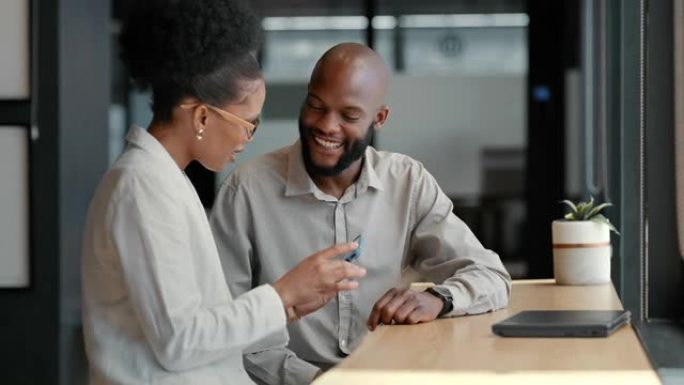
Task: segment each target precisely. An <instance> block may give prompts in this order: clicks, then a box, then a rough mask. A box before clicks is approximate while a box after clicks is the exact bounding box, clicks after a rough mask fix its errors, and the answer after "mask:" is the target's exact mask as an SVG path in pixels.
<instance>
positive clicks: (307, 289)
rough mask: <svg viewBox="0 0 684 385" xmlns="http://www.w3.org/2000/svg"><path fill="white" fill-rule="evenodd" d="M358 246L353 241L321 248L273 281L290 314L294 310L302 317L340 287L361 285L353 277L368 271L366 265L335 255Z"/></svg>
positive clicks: (350, 287) (348, 288)
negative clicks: (353, 262)
mask: <svg viewBox="0 0 684 385" xmlns="http://www.w3.org/2000/svg"><path fill="white" fill-rule="evenodd" d="M357 247H358V244H357V243H356V242H351V243H343V244H339V245H335V246H333V247H330V248H327V249H325V250H322V251H319V252H318V253H316V254H314V255H312V256H310V257H308V258H306V259H305V260H303V261H302V262H300V263H299V264H298V265H297V266H295V267H294V268H293V269H292V270H290V271H288V272H287V273H285V275H283V276H282V277H280V278H279V279H278V280H277V281H276V282H275V283H273V288H275V290H276V292H277V293H278V295H280V298H281V299H282V301H283V305H284V306H285V309H289V310H288V315H290V314H291V313H292V312H293V311H294V313H295V314H296V316H297V318H299V317H302V316H304V315H306V314H309V313H311V312H313V311H315V310H318V309H319V308H321V307H322V306H323V305H325V304H326V303H328V301H330V299H332V298H333V297H334V296H335V294H336V293H337V292H338V291H346V290H353V289H355V288H357V287H358V286H359V283H358V282H356V281H354V280H352V279H353V278H358V277H363V276H364V275H366V269H364V268H362V267H359V266H356V265H354V264H352V263H349V262H346V261H342V260H337V259H334V257H336V256H338V255H340V254H344V253H348V252H350V251H352V250H354V249H356V248H357ZM288 318H292V316H290V317H288Z"/></svg>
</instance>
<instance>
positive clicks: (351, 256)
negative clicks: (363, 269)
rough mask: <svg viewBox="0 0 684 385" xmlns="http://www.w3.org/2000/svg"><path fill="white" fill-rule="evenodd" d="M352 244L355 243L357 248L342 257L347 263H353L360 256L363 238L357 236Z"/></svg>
mask: <svg viewBox="0 0 684 385" xmlns="http://www.w3.org/2000/svg"><path fill="white" fill-rule="evenodd" d="M354 242H357V243H358V244H359V246H358V247H357V248H356V249H355V250H353V251H352V252H350V253H349V254H347V255H345V256H344V260H345V261H347V262H354V261H355V260H356V259H358V258H359V257H360V256H361V250H362V249H363V237H362V236H361V235H360V234H359V235H358V236H357V237H356V238H354Z"/></svg>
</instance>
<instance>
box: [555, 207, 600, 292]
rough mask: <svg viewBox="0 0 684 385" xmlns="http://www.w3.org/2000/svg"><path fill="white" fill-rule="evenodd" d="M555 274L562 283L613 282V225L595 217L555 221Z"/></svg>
mask: <svg viewBox="0 0 684 385" xmlns="http://www.w3.org/2000/svg"><path fill="white" fill-rule="evenodd" d="M551 232H552V238H553V275H554V277H555V278H556V283H557V284H559V285H598V284H603V283H608V282H610V257H611V246H610V229H609V228H608V226H607V225H606V224H604V223H600V222H594V221H566V220H556V221H553V223H552V225H551Z"/></svg>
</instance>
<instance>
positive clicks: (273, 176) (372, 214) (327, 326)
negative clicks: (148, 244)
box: [210, 142, 510, 384]
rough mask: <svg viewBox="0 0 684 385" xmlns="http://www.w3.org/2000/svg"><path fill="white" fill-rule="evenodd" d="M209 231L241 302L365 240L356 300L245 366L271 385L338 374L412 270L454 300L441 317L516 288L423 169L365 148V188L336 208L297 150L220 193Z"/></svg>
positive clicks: (294, 331) (303, 323) (293, 329)
mask: <svg viewBox="0 0 684 385" xmlns="http://www.w3.org/2000/svg"><path fill="white" fill-rule="evenodd" d="M210 223H211V225H212V228H213V230H214V237H215V238H216V240H217V244H218V247H219V254H220V255H221V262H222V263H223V266H224V269H225V272H226V280H227V281H228V284H229V286H230V288H231V290H232V291H233V292H234V293H243V292H245V291H247V290H249V289H250V288H252V287H255V286H258V285H262V284H265V283H269V282H273V281H274V280H276V279H278V278H279V277H280V276H281V275H282V274H284V273H285V272H286V271H288V270H289V269H291V268H292V267H294V266H295V265H296V264H297V263H298V262H300V261H301V260H302V259H303V258H305V257H307V256H309V255H311V254H312V253H314V252H316V251H318V250H321V249H323V248H326V247H328V246H330V245H333V244H335V243H340V242H347V241H351V240H352V239H354V237H356V236H357V235H359V234H363V237H364V239H365V245H364V248H363V251H362V253H361V256H360V257H359V259H358V260H357V262H356V263H358V264H359V265H362V266H363V267H365V268H366V269H367V275H366V276H365V277H364V278H362V279H361V280H360V287H359V288H358V289H357V290H354V291H352V292H344V293H339V294H338V296H337V298H335V299H334V300H333V301H331V302H330V303H328V304H327V305H326V306H325V307H323V308H322V309H320V310H319V311H317V312H315V313H312V314H310V315H307V316H306V317H304V318H303V319H301V320H300V321H298V322H295V323H292V324H290V325H288V330H289V332H290V343H289V345H288V346H287V349H286V348H285V347H283V348H281V349H270V350H266V351H262V352H259V353H256V354H249V355H247V356H246V357H245V362H246V367H247V369H248V371H249V372H250V374H252V375H253V376H254V377H257V378H259V379H260V380H261V381H263V382H265V383H272V384H277V383H287V384H302V383H307V382H310V380H311V378H312V376H313V375H314V374H315V372H316V371H317V370H318V367H323V368H325V367H328V366H330V365H332V364H335V363H337V362H339V361H340V360H341V359H342V358H344V357H345V356H346V355H347V354H349V353H350V352H351V351H352V350H353V349H354V348H355V347H356V346H358V345H359V343H360V342H361V340H362V339H363V337H364V335H366V333H367V332H368V329H367V327H366V321H367V319H368V316H369V314H370V312H371V309H372V307H373V305H374V304H375V302H376V301H377V300H378V299H379V298H380V297H381V296H382V295H383V294H384V293H385V292H386V291H387V290H389V289H390V288H392V287H395V286H397V285H400V283H401V282H402V276H403V275H404V273H405V272H407V271H408V270H410V269H413V270H415V271H417V272H418V273H420V274H421V275H422V279H426V280H430V281H432V282H436V283H440V284H442V285H444V286H445V287H447V288H448V289H449V290H450V291H451V294H452V296H453V299H454V307H453V310H452V311H451V312H450V313H449V314H447V315H446V316H455V315H462V314H472V313H481V312H486V311H491V310H495V309H499V308H502V307H505V306H506V305H507V303H508V298H509V293H510V276H509V275H508V273H507V272H506V270H505V269H504V267H503V265H502V263H501V261H500V259H499V257H498V255H497V254H496V253H494V252H492V251H490V250H487V249H485V248H484V247H482V245H481V244H480V242H479V241H478V240H477V239H476V238H475V236H474V235H473V233H472V232H471V231H470V230H469V229H468V227H467V226H466V225H465V224H464V223H463V222H462V221H461V220H459V219H458V218H457V217H456V216H455V215H454V214H453V213H452V203H451V201H450V200H449V198H448V197H447V196H446V195H445V194H444V193H443V192H442V191H441V189H440V188H439V186H438V185H437V182H436V181H435V179H434V178H433V177H432V175H430V173H429V172H427V171H426V170H425V168H424V167H423V166H422V164H420V163H419V162H417V161H415V160H413V159H411V158H409V157H407V156H404V155H401V154H396V153H390V152H383V151H376V150H375V149H373V148H372V147H369V148H368V149H367V151H366V154H365V161H364V163H363V168H362V171H361V174H360V177H359V179H358V181H357V182H356V183H355V184H353V185H351V186H350V187H349V188H348V189H347V190H346V191H345V193H344V194H343V196H342V197H341V198H340V199H337V198H335V197H333V196H330V195H327V194H325V193H323V192H322V191H321V190H320V189H319V188H318V187H317V186H316V185H315V184H314V183H313V181H312V180H311V178H310V177H309V175H308V174H307V172H306V170H305V168H304V163H303V160H302V156H301V144H300V142H297V143H295V144H294V145H292V146H290V147H286V148H284V149H281V150H278V151H276V152H274V153H271V154H269V155H266V156H264V157H261V158H259V159H257V160H255V161H252V162H248V163H246V164H244V165H243V166H241V167H239V168H238V169H236V170H235V172H234V173H233V174H232V175H230V177H229V178H228V179H227V180H226V181H225V182H224V183H223V184H222V186H221V188H220V189H219V193H218V195H217V198H216V202H215V206H214V208H213V211H212V214H211V218H210ZM303 360H305V361H307V362H304V361H303ZM311 363H314V364H315V365H316V366H314V365H311Z"/></svg>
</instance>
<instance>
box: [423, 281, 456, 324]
mask: <svg viewBox="0 0 684 385" xmlns="http://www.w3.org/2000/svg"><path fill="white" fill-rule="evenodd" d="M425 291H426V292H427V293H430V294H432V295H434V296H435V297H437V298H439V299H441V300H442V302H443V303H444V306H442V311H440V312H439V314H437V317H441V316H443V315H444V314H447V313H448V312H450V311H451V309H453V308H454V298H453V297H452V296H451V292H450V291H449V289H447V288H446V287H444V286H433V287H430V288H428V289H426V290H425Z"/></svg>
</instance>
